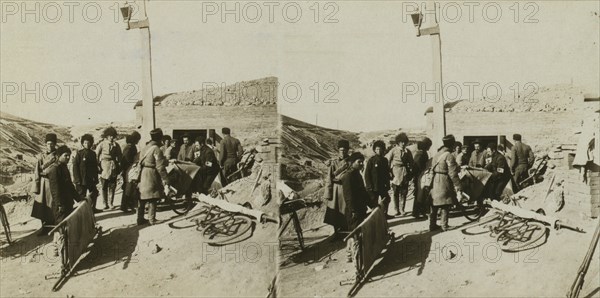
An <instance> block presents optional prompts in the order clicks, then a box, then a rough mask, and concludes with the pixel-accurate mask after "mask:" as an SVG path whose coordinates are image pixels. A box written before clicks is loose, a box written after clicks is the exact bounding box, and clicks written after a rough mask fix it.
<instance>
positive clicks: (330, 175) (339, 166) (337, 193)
mask: <svg viewBox="0 0 600 298" xmlns="http://www.w3.org/2000/svg"><path fill="white" fill-rule="evenodd" d="M347 168H348V163H347V162H346V160H345V159H343V158H335V159H332V160H330V162H329V169H328V171H327V176H326V177H325V193H324V194H323V197H324V198H325V201H326V204H327V209H326V210H325V218H324V220H323V222H325V223H326V224H329V225H332V226H334V228H336V229H345V228H347V219H346V201H345V199H344V192H343V189H342V182H341V177H342V174H343V173H344V169H347Z"/></svg>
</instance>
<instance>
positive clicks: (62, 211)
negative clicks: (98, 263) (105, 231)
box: [48, 146, 82, 257]
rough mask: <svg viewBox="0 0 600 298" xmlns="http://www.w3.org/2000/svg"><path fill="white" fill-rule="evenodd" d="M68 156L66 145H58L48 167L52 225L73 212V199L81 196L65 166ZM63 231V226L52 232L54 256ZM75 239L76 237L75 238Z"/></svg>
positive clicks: (68, 150) (59, 245)
mask: <svg viewBox="0 0 600 298" xmlns="http://www.w3.org/2000/svg"><path fill="white" fill-rule="evenodd" d="M70 157H71V150H70V149H69V148H68V147H67V146H60V147H58V148H57V149H56V158H57V160H56V162H54V164H53V165H52V166H50V167H49V168H48V180H49V184H50V191H51V192H52V197H53V198H54V202H53V203H52V211H53V217H52V221H51V222H50V224H52V225H57V224H59V223H60V222H61V221H63V220H64V219H65V218H66V217H67V216H69V214H71V212H73V205H74V203H75V201H77V202H79V201H81V200H82V197H81V196H80V194H79V193H78V192H77V190H76V189H75V186H74V185H73V181H72V180H71V173H69V169H68V168H67V164H68V163H69V159H70ZM63 233H64V228H62V229H60V230H58V231H57V232H56V233H54V243H55V244H56V247H55V251H54V254H55V256H58V251H59V249H58V248H59V247H62V245H63V241H64V235H63ZM75 241H77V239H75ZM60 251H62V250H60ZM63 257H66V256H63Z"/></svg>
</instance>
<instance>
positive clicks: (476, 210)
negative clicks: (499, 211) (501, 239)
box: [456, 199, 487, 221]
mask: <svg viewBox="0 0 600 298" xmlns="http://www.w3.org/2000/svg"><path fill="white" fill-rule="evenodd" d="M456 205H457V207H458V209H460V211H461V212H462V215H463V216H464V217H465V218H466V219H468V220H470V221H476V220H478V219H480V218H481V217H482V216H483V215H484V214H485V213H486V211H487V210H486V207H485V204H483V200H481V199H477V200H471V201H463V202H461V201H458V200H457V202H456Z"/></svg>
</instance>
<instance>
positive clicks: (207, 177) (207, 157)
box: [194, 145, 219, 194]
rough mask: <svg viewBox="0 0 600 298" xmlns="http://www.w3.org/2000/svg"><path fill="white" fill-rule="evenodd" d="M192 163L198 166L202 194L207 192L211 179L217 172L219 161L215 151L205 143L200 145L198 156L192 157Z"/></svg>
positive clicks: (212, 179)
mask: <svg viewBox="0 0 600 298" xmlns="http://www.w3.org/2000/svg"><path fill="white" fill-rule="evenodd" d="M194 163H195V164H196V165H198V166H199V167H200V170H199V173H198V175H199V178H198V179H200V189H199V191H200V192H201V193H203V194H208V190H209V189H210V186H211V185H212V183H213V181H214V180H215V178H216V177H217V175H218V174H219V163H218V162H217V157H216V156H215V152H214V151H213V150H212V149H210V148H209V147H208V146H206V145H201V146H200V149H199V150H198V157H196V158H195V159H194Z"/></svg>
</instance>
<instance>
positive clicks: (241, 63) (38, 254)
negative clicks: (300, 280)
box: [0, 1, 279, 297]
mask: <svg viewBox="0 0 600 298" xmlns="http://www.w3.org/2000/svg"><path fill="white" fill-rule="evenodd" d="M203 5H204V4H203V3H202V2H190V1H178V2H171V1H137V2H122V1H114V2H112V1H99V2H95V1H83V2H62V1H60V2H53V1H48V2H41V1H18V2H11V1H2V25H1V26H2V33H1V35H2V88H3V89H2V120H1V121H2V122H1V123H2V124H1V125H2V127H1V130H0V131H1V135H2V150H1V151H2V157H1V158H2V161H1V163H2V176H1V177H2V213H1V214H2V227H3V233H2V250H1V254H2V266H1V276H2V282H1V283H2V286H1V287H0V288H1V290H0V291H1V296H3V297H16V296H26V297H51V296H57V297H64V296H65V295H66V296H68V297H82V296H88V297H99V296H105V297H124V296H137V297H140V296H145V297H157V296H175V297H181V296H219V297H223V296H266V295H267V294H268V292H269V288H271V287H272V286H271V284H272V283H273V282H272V281H273V280H274V278H275V275H276V273H277V264H276V262H275V260H276V256H277V245H278V243H277V238H276V237H275V236H273V235H276V231H277V226H278V225H277V222H278V218H277V217H278V206H277V205H276V204H277V202H276V200H273V199H272V198H273V195H274V194H276V193H275V185H276V182H277V177H278V174H277V172H278V167H277V154H279V149H278V146H279V133H278V127H279V118H278V113H277V86H278V78H277V76H276V75H277V65H276V62H277V61H276V60H274V59H272V58H271V57H274V56H276V54H277V52H275V48H273V49H272V50H269V49H265V48H263V45H262V43H260V40H261V39H262V38H263V37H261V36H260V31H257V30H255V29H253V28H247V29H244V26H241V25H238V24H235V23H234V24H226V23H225V24H224V23H221V21H220V20H219V21H218V22H217V21H215V22H212V23H211V22H203V21H202V19H201V18H198V17H197V16H198V15H200V14H201V11H202V10H203V9H204V8H203V7H204V6H203ZM228 32H233V34H231V35H230V34H229V33H228ZM269 51H271V53H270V54H269ZM259 52H260V53H261V54H262V55H258V53H259Z"/></svg>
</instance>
